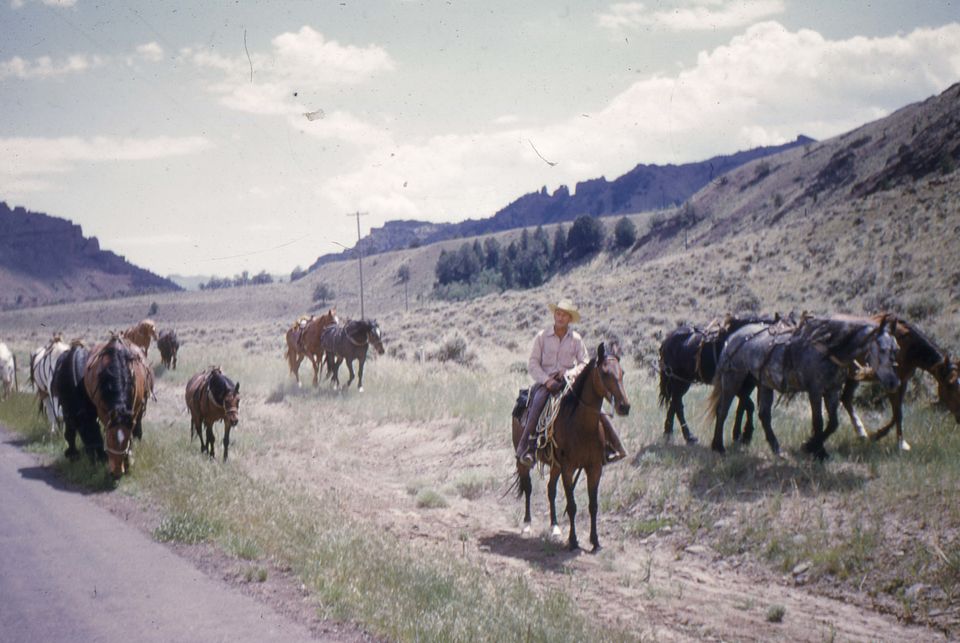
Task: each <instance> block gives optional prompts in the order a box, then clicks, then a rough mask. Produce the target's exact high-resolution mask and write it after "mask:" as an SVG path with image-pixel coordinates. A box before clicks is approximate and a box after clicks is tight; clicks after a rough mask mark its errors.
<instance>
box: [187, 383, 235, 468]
mask: <svg viewBox="0 0 960 643" xmlns="http://www.w3.org/2000/svg"><path fill="white" fill-rule="evenodd" d="M184 397H185V399H186V401H187V410H189V411H190V441H191V442H192V441H193V436H194V434H196V435H197V436H198V437H199V438H200V453H208V452H209V453H210V457H211V458H212V457H214V454H213V452H214V445H215V443H216V440H215V439H214V435H213V425H214V424H216V423H217V422H219V421H221V420H222V421H223V461H224V462H226V461H227V454H228V452H229V449H230V429H232V428H233V427H235V426H236V425H237V422H239V421H240V415H239V414H240V382H236V383H234V382H233V380H231V379H230V378H229V377H227V376H226V375H224V374H223V371H221V370H220V367H219V366H211V367H210V368H208V369H207V370H205V371H201V372H200V373H197V374H196V375H194V376H193V377H191V378H190V381H189V382H187V390H186V393H185V394H184ZM204 427H205V428H206V439H204V434H203V431H202V429H203V428H204Z"/></svg>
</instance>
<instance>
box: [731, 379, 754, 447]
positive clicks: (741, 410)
mask: <svg viewBox="0 0 960 643" xmlns="http://www.w3.org/2000/svg"><path fill="white" fill-rule="evenodd" d="M754 388H756V384H755V383H754V380H753V378H752V377H748V378H746V379H745V380H743V384H741V385H740V390H739V391H737V416H736V419H735V421H734V424H733V440H734V441H735V442H736V441H737V440H738V439H739V440H740V443H741V444H750V442H751V441H752V440H753V410H754V406H753V400H751V399H750V396H751V395H753V389H754ZM744 415H746V416H747V422H746V424H745V425H744V426H743V433H742V434H741V433H739V431H740V423H741V420H742V419H743V416H744ZM738 436H739V437H738Z"/></svg>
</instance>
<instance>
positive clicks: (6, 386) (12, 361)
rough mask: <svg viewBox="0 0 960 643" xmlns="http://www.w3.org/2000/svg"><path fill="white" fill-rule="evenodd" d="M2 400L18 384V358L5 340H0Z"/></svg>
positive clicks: (0, 398) (0, 395) (0, 397)
mask: <svg viewBox="0 0 960 643" xmlns="http://www.w3.org/2000/svg"><path fill="white" fill-rule="evenodd" d="M0 387H2V388H0V400H3V399H6V398H7V396H8V395H10V394H11V393H12V392H14V391H16V390H18V389H19V388H20V387H19V386H17V358H16V357H14V355H13V353H11V352H10V349H9V348H7V345H6V344H4V343H3V342H0Z"/></svg>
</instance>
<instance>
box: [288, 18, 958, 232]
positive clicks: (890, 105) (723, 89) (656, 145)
mask: <svg viewBox="0 0 960 643" xmlns="http://www.w3.org/2000/svg"><path fill="white" fill-rule="evenodd" d="M958 77H960V25H958V24H951V25H947V26H944V27H940V28H937V29H918V30H915V31H913V32H911V33H909V34H905V35H895V36H890V37H885V38H863V37H855V38H851V39H848V40H828V39H826V38H824V37H823V36H821V35H820V34H818V33H816V32H814V31H810V30H800V31H795V32H792V31H789V30H787V29H785V28H784V27H782V26H781V25H779V24H777V23H775V22H766V23H761V24H757V25H754V26H752V27H750V28H748V29H746V30H745V31H744V32H743V33H742V34H740V35H737V36H736V37H734V38H732V39H731V40H730V42H729V43H728V44H726V45H724V46H721V47H717V48H715V49H714V50H712V51H704V52H701V53H700V55H699V56H698V59H697V62H696V64H695V65H694V66H693V67H691V68H689V69H685V70H682V71H680V72H678V73H676V74H674V75H671V76H667V75H663V76H657V77H653V78H648V79H644V80H641V81H638V82H636V83H634V84H633V85H631V86H630V87H628V88H626V89H625V90H624V91H623V92H621V93H620V94H619V95H618V96H616V97H615V98H614V99H612V100H611V101H610V102H609V104H608V105H606V106H605V107H604V108H603V109H601V110H599V111H596V112H592V113H591V114H590V118H582V117H581V116H580V113H579V110H577V108H576V107H574V108H573V110H572V111H573V112H575V113H572V114H571V115H570V117H569V118H567V119H566V120H564V121H561V122H557V123H553V124H549V125H545V126H540V127H518V126H513V127H508V128H504V127H503V126H502V125H499V126H497V125H492V126H491V128H490V131H489V132H475V133H471V134H452V135H445V136H434V137H431V138H429V139H426V140H422V141H416V142H403V141H400V142H399V143H397V142H395V141H393V140H392V139H391V138H390V137H387V136H383V137H382V139H381V142H380V143H379V144H378V143H377V142H376V140H374V141H373V142H372V143H371V144H370V145H368V146H366V150H367V152H366V157H365V159H364V161H363V162H362V164H361V166H360V167H359V168H358V169H356V170H354V171H351V172H346V173H344V174H341V175H339V176H331V177H329V178H328V179H327V180H326V182H325V183H323V184H322V185H321V186H319V188H318V192H319V195H322V196H324V197H326V198H328V199H330V201H331V203H332V204H333V205H334V207H336V208H339V209H341V210H343V211H349V210H351V209H355V208H357V207H359V208H361V209H363V210H368V211H370V212H371V214H373V215H374V216H372V217H371V220H370V221H369V223H370V224H371V225H378V224H379V223H381V222H382V221H383V220H387V219H394V218H400V217H415V218H421V219H428V220H450V219H459V218H466V217H477V216H489V215H491V214H492V213H493V212H495V211H496V210H497V209H498V208H500V207H502V206H504V205H506V204H507V203H508V202H509V200H510V199H512V198H515V197H516V196H519V195H520V194H523V193H525V192H528V191H531V190H535V189H537V187H538V186H540V185H547V186H549V188H550V189H551V190H552V189H554V188H556V186H558V185H560V184H566V185H568V186H570V188H571V189H573V187H574V183H575V182H576V181H580V180H585V179H589V178H594V177H598V176H601V175H603V176H607V177H608V178H610V179H612V178H614V177H616V176H618V175H620V174H622V173H624V172H626V171H627V170H629V169H630V168H632V167H633V166H634V165H635V164H636V163H638V162H645V163H671V162H672V163H682V162H689V161H695V160H702V159H705V158H709V157H710V156H713V155H716V154H721V153H731V152H734V151H736V150H741V149H748V148H751V147H755V146H757V145H770V144H778V143H784V142H786V141H789V140H792V139H794V138H795V137H796V136H797V135H798V134H806V135H809V136H813V137H815V138H826V137H830V136H833V135H836V134H839V133H842V132H844V131H847V130H849V129H852V128H854V127H856V126H858V125H861V124H863V123H865V122H869V121H871V120H875V119H877V118H880V117H882V116H884V115H886V114H888V113H890V112H891V111H893V110H894V109H896V108H899V107H901V106H903V105H905V104H907V103H909V102H912V101H915V100H920V99H922V98H925V97H927V96H929V95H931V94H934V93H938V92H940V91H942V90H944V89H945V88H946V87H948V86H949V85H950V84H951V83H952V82H955V81H956V79H957V78H958ZM304 120H305V119H304ZM322 122H323V121H318V123H322ZM528 141H532V142H533V144H534V145H535V146H536V149H537V150H538V151H539V152H540V154H542V155H543V157H545V158H546V159H549V160H550V161H552V162H556V163H557V165H556V166H553V167H551V166H549V165H547V164H546V163H545V162H544V161H543V159H541V158H540V157H539V156H538V154H537V153H536V152H535V151H534V150H533V149H532V148H531V146H530V144H529V143H528Z"/></svg>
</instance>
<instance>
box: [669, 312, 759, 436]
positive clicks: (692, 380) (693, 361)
mask: <svg viewBox="0 0 960 643" xmlns="http://www.w3.org/2000/svg"><path fill="white" fill-rule="evenodd" d="M775 321H776V319H775V318H766V317H746V318H736V317H729V316H728V317H727V318H726V319H724V320H723V321H722V322H721V321H719V320H715V321H713V322H711V323H710V324H709V325H708V326H707V327H706V328H705V329H701V328H698V327H696V326H679V327H677V328H675V329H673V330H672V331H670V333H669V334H667V336H666V337H665V338H664V340H663V342H662V343H661V344H660V368H659V370H660V406H661V407H666V409H667V418H666V420H665V421H664V423H663V433H664V435H665V436H666V437H667V438H670V437H672V436H673V420H674V417H676V418H677V419H678V420H679V421H680V430H681V431H683V438H684V439H685V440H686V441H687V444H696V443H697V438H696V436H694V435H693V433H692V432H691V431H690V427H689V426H687V419H686V417H684V413H683V396H684V395H686V394H687V391H689V390H690V386H691V385H692V384H710V383H711V382H713V376H714V375H716V372H717V361H718V360H719V359H720V352H721V351H722V350H723V345H724V344H725V343H726V341H727V338H728V337H729V336H730V334H731V333H733V332H735V331H737V330H738V329H740V328H742V327H743V326H745V325H746V324H753V323H771V324H772V323H774V322H775ZM749 384H752V383H749ZM753 388H754V387H753V386H752V385H748V386H747V387H746V388H745V390H743V391H740V393H739V395H738V399H739V402H738V406H737V416H736V422H735V424H734V427H733V439H734V441H737V440H739V439H740V424H741V422H742V419H743V415H744V413H746V416H747V424H746V431H745V435H752V433H753V402H752V401H751V400H750V393H752V392H753Z"/></svg>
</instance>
